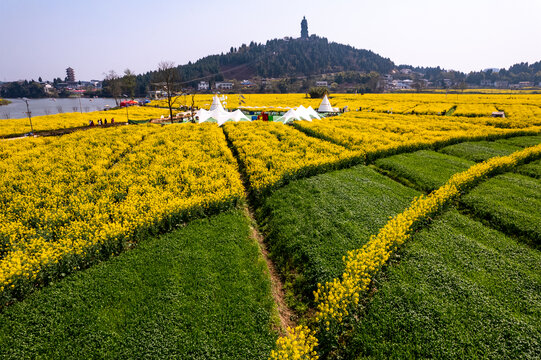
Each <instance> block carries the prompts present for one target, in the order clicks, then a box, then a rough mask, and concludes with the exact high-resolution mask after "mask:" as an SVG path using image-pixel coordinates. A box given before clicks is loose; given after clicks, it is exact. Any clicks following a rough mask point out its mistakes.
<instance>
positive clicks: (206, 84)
mask: <svg viewBox="0 0 541 360" xmlns="http://www.w3.org/2000/svg"><path fill="white" fill-rule="evenodd" d="M209 87H210V85H209V82H208V81H200V82H199V84H197V90H199V91H201V90H208V89H209Z"/></svg>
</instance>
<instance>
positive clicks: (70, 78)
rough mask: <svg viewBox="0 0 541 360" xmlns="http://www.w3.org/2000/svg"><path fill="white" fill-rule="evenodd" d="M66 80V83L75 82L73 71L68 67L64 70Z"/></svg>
mask: <svg viewBox="0 0 541 360" xmlns="http://www.w3.org/2000/svg"><path fill="white" fill-rule="evenodd" d="M66 79H67V80H68V82H75V71H74V70H73V69H72V68H70V67H69V68H67V69H66Z"/></svg>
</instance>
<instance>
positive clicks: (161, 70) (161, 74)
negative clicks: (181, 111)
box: [154, 61, 180, 122]
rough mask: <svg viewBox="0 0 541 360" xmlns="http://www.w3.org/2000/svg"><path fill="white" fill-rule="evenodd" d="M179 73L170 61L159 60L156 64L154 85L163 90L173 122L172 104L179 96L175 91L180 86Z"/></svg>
mask: <svg viewBox="0 0 541 360" xmlns="http://www.w3.org/2000/svg"><path fill="white" fill-rule="evenodd" d="M179 82H180V73H179V71H178V69H177V67H176V66H175V63H174V62H172V61H161V62H160V63H159V64H158V71H157V73H156V83H155V84H154V85H156V86H158V87H159V88H161V89H163V90H165V94H166V96H167V106H168V107H169V116H170V117H171V122H173V105H174V104H175V102H176V101H177V100H178V99H179V97H180V96H176V92H177V91H178V90H179V88H180V83H179Z"/></svg>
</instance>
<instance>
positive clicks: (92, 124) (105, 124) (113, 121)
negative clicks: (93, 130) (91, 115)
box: [88, 118, 115, 126]
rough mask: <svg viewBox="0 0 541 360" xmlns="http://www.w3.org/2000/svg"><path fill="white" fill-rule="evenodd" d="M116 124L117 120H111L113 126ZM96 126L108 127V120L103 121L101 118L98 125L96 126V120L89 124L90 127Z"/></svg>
mask: <svg viewBox="0 0 541 360" xmlns="http://www.w3.org/2000/svg"><path fill="white" fill-rule="evenodd" d="M114 123H115V118H111V125H113V124H114ZM95 125H98V126H107V118H104V119H103V120H102V119H101V118H100V119H99V120H98V121H97V123H96V124H94V120H90V121H89V122H88V126H95Z"/></svg>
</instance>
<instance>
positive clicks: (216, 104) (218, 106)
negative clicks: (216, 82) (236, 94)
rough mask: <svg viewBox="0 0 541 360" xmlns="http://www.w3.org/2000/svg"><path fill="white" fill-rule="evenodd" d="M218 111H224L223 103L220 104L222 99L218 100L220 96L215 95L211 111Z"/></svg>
mask: <svg viewBox="0 0 541 360" xmlns="http://www.w3.org/2000/svg"><path fill="white" fill-rule="evenodd" d="M216 109H222V110H223V109H224V107H223V105H222V103H221V102H220V99H218V95H214V97H213V98H212V105H210V111H212V110H216Z"/></svg>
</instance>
